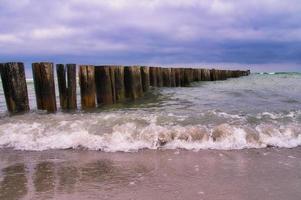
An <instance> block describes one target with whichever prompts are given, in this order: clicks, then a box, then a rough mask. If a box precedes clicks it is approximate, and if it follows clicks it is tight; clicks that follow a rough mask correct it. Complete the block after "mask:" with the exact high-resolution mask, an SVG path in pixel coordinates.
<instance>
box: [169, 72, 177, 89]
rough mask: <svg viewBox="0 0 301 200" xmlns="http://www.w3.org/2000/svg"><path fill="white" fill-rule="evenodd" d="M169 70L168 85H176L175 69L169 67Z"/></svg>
mask: <svg viewBox="0 0 301 200" xmlns="http://www.w3.org/2000/svg"><path fill="white" fill-rule="evenodd" d="M170 70H171V71H170V86H171V87H176V69H175V68H171V69H170Z"/></svg>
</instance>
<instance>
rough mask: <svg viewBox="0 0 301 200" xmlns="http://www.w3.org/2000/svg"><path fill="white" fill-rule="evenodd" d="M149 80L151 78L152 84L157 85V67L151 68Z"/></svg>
mask: <svg viewBox="0 0 301 200" xmlns="http://www.w3.org/2000/svg"><path fill="white" fill-rule="evenodd" d="M149 80H150V85H151V86H153V87H157V69H156V67H150V68H149Z"/></svg>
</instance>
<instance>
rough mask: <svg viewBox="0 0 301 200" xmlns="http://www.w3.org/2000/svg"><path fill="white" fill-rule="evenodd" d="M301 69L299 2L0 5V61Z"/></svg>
mask: <svg viewBox="0 0 301 200" xmlns="http://www.w3.org/2000/svg"><path fill="white" fill-rule="evenodd" d="M8 61H22V62H25V63H26V64H27V65H30V63H32V62H39V61H51V62H54V63H77V64H95V65H96V64H123V65H130V64H133V65H134V64H141V65H163V66H169V65H170V66H173V65H174V66H202V67H203V66H204V67H210V68H211V67H216V68H250V69H251V70H253V71H301V2H300V0H43V1H41V0H0V62H8Z"/></svg>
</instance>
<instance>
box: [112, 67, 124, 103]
mask: <svg viewBox="0 0 301 200" xmlns="http://www.w3.org/2000/svg"><path fill="white" fill-rule="evenodd" d="M114 73H115V95H116V101H122V100H124V99H125V88H124V67H123V66H116V67H115V70H114Z"/></svg>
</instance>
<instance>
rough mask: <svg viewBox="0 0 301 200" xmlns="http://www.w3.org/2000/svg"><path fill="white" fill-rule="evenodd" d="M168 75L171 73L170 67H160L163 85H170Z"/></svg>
mask: <svg viewBox="0 0 301 200" xmlns="http://www.w3.org/2000/svg"><path fill="white" fill-rule="evenodd" d="M170 75H171V69H170V68H162V76H163V86H164V87H170V86H171V81H170Z"/></svg>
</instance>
